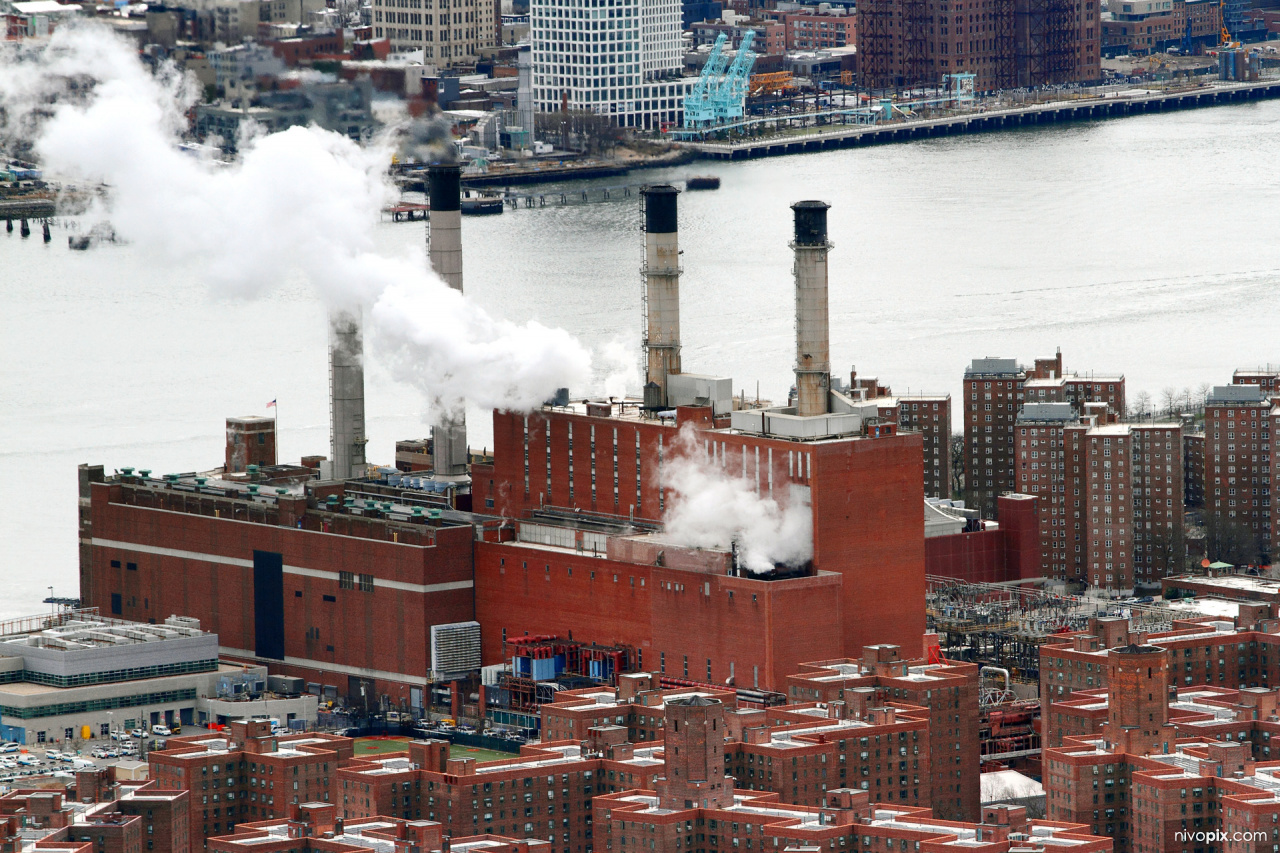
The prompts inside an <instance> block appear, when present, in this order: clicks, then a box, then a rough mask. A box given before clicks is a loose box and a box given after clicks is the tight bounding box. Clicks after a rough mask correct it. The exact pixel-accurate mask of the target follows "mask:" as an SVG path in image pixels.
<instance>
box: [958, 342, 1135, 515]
mask: <svg viewBox="0 0 1280 853" xmlns="http://www.w3.org/2000/svg"><path fill="white" fill-rule="evenodd" d="M1027 403H1070V404H1071V407H1072V408H1073V409H1074V410H1075V412H1076V413H1077V414H1085V408H1086V406H1087V404H1089V403H1103V404H1105V406H1102V407H1097V406H1095V407H1093V408H1092V410H1091V411H1093V412H1094V413H1096V414H1099V415H1104V416H1106V417H1111V418H1118V417H1120V416H1122V415H1123V414H1124V410H1125V402H1124V376H1121V375H1097V374H1093V373H1089V374H1087V375H1083V376H1082V375H1079V374H1067V373H1066V372H1065V370H1064V368H1063V366H1062V352H1061V351H1059V352H1058V353H1057V354H1056V355H1055V356H1054V357H1053V358H1038V359H1036V360H1035V364H1034V366H1032V367H1024V366H1021V365H1019V364H1018V362H1017V360H1016V359H1012V358H976V359H974V360H973V362H972V363H971V364H970V365H969V366H968V367H967V368H965V372H964V463H965V494H966V496H967V497H968V498H969V501H970V505H971V506H973V507H975V508H977V509H980V510H981V511H982V514H983V515H984V516H985V517H987V518H992V517H994V516H995V512H996V498H997V497H999V496H1000V495H1002V494H1004V493H1006V492H1011V491H1016V490H1017V489H1018V484H1019V481H1017V480H1016V478H1015V477H1014V468H1013V465H1014V452H1013V451H1014V446H1013V430H1014V424H1015V423H1016V421H1017V419H1018V413H1019V412H1020V411H1021V410H1022V407H1023V406H1024V405H1025V404H1027Z"/></svg>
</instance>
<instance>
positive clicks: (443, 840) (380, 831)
mask: <svg viewBox="0 0 1280 853" xmlns="http://www.w3.org/2000/svg"><path fill="white" fill-rule="evenodd" d="M208 849H209V850H210V851H211V853H250V851H253V852H254V853H366V852H367V851H376V853H413V851H419V853H473V851H483V853H550V850H551V844H549V843H548V842H546V841H540V840H538V839H536V838H523V839H516V838H506V837H503V836H499V835H483V836H474V837H458V838H448V837H447V836H445V835H444V833H443V827H442V826H441V825H440V824H439V823H436V822H434V821H426V820H418V821H408V820H401V819H399V818H394V817H387V816H384V815H379V816H376V817H371V818H357V819H347V820H344V819H342V818H341V817H338V816H337V814H336V809H335V807H334V805H333V804H332V803H303V804H300V805H298V806H296V807H294V809H293V810H292V814H291V815H290V816H289V817H288V818H287V819H281V820H267V821H256V822H254V823H242V824H240V825H238V826H237V827H236V830H235V834H233V835H222V836H218V837H216V838H210V839H209V846H208Z"/></svg>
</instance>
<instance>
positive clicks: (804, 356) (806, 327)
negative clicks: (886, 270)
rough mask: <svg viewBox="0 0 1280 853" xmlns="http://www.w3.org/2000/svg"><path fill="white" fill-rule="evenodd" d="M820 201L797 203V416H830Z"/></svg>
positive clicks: (824, 248) (824, 222)
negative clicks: (827, 414) (828, 409)
mask: <svg viewBox="0 0 1280 853" xmlns="http://www.w3.org/2000/svg"><path fill="white" fill-rule="evenodd" d="M830 207H831V205H829V204H826V203H824V202H821V201H798V202H796V203H795V204H793V205H791V209H792V210H793V211H795V218H796V236H795V240H794V241H793V242H792V244H791V247H792V248H793V249H794V250H795V253H796V266H795V274H796V414H797V415H800V416H802V417H805V416H809V415H823V414H826V413H827V408H828V405H829V392H830V389H831V339H830V334H829V325H830V324H829V321H828V316H827V252H829V251H831V244H830V243H829V242H827V210H829V209H830Z"/></svg>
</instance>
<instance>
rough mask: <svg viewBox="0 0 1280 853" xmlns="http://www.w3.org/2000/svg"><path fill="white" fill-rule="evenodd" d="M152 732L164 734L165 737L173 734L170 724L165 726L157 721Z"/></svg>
mask: <svg viewBox="0 0 1280 853" xmlns="http://www.w3.org/2000/svg"><path fill="white" fill-rule="evenodd" d="M151 733H152V734H155V735H163V736H164V737H168V736H169V735H171V734H173V730H172V729H170V728H169V727H168V726H164V725H161V724H160V723H156V724H155V725H154V726H152V727H151Z"/></svg>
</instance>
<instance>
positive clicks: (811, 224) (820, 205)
mask: <svg viewBox="0 0 1280 853" xmlns="http://www.w3.org/2000/svg"><path fill="white" fill-rule="evenodd" d="M791 209H792V210H793V211H794V212H795V216H796V245H797V246H824V245H826V242H827V211H828V210H830V209H831V205H829V204H827V203H826V202H824V201H798V202H796V203H795V204H793V205H791Z"/></svg>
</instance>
